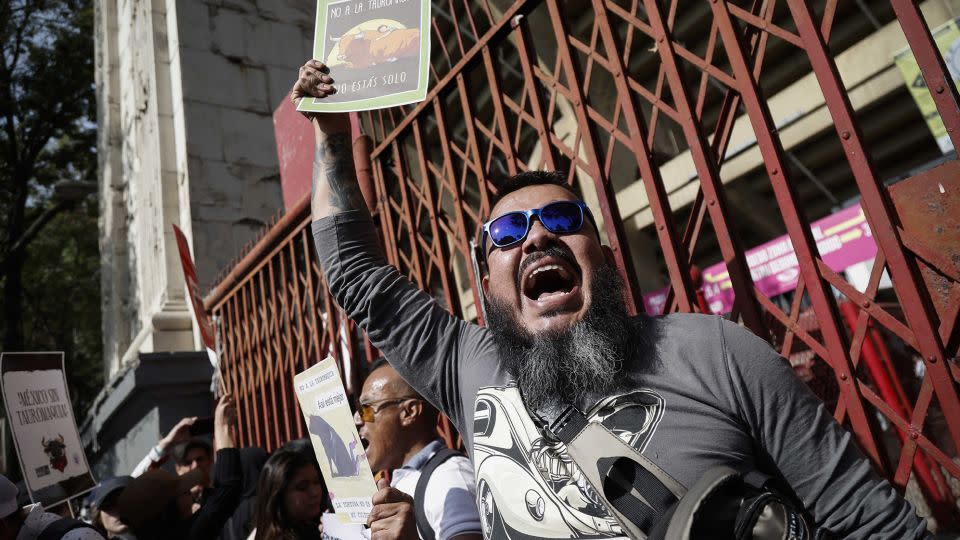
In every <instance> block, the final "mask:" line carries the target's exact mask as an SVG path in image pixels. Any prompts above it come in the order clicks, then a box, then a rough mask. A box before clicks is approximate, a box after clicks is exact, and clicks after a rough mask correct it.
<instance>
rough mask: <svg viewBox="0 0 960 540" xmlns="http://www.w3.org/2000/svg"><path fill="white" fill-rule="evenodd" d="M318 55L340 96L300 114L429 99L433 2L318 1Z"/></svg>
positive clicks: (306, 104)
mask: <svg viewBox="0 0 960 540" xmlns="http://www.w3.org/2000/svg"><path fill="white" fill-rule="evenodd" d="M313 57H314V58H315V59H317V60H319V61H321V62H323V63H324V64H326V65H327V67H329V68H330V76H331V77H333V85H334V87H335V88H336V93H334V94H333V95H330V96H327V97H325V98H322V99H317V98H306V99H301V100H300V104H299V105H298V106H297V110H299V111H308V112H347V111H365V110H368V109H382V108H386V107H394V106H397V105H405V104H407V103H414V102H417V101H423V100H424V99H425V98H426V97H427V82H428V75H429V68H430V1H429V0H341V1H337V0H333V1H328V0H318V2H317V21H316V29H315V30H314V37H313Z"/></svg>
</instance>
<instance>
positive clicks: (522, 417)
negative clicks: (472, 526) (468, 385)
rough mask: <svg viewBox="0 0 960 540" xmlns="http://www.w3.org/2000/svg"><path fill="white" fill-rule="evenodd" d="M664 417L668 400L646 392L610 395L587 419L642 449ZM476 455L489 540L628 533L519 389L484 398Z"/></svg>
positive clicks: (484, 392) (491, 391)
mask: <svg viewBox="0 0 960 540" xmlns="http://www.w3.org/2000/svg"><path fill="white" fill-rule="evenodd" d="M662 414H663V400H662V398H660V396H659V395H658V394H656V393H655V392H651V391H648V390H642V391H638V392H631V393H629V394H625V395H622V396H613V397H610V398H607V399H605V400H603V401H602V402H601V403H599V404H597V406H596V407H594V408H593V410H591V411H590V414H589V415H588V416H589V417H590V418H591V420H592V421H599V422H602V423H603V424H604V425H607V427H608V428H609V429H611V431H613V432H614V433H615V434H616V435H617V436H619V437H621V438H622V439H623V440H624V441H625V442H627V443H628V444H631V445H633V446H634V447H635V448H638V449H639V450H640V451H642V449H643V448H644V447H645V446H646V443H647V442H649V439H650V436H651V435H652V434H653V431H654V430H655V429H656V425H657V424H658V423H659V421H660V418H661V417H662ZM638 415H639V416H638ZM616 420H627V421H626V422H619V421H616ZM616 424H620V425H621V426H622V428H619V429H618V426H617V425H616ZM627 427H629V428H632V429H633V430H636V431H632V430H630V429H623V428H627ZM473 455H474V464H475V465H474V466H475V468H476V479H477V506H478V508H479V509H480V518H481V521H482V524H483V534H484V538H489V539H501V538H510V539H525V538H610V537H623V536H624V534H623V532H622V530H621V527H620V525H619V523H617V521H616V519H615V518H613V517H612V516H611V515H610V513H609V511H608V510H607V508H606V506H605V504H604V503H603V501H602V499H601V497H600V496H599V495H598V494H597V493H596V491H595V490H594V489H593V487H592V486H591V485H590V484H589V483H588V482H587V480H586V478H585V477H584V476H583V474H582V473H581V472H580V469H579V468H577V467H576V465H575V464H574V463H573V462H572V461H571V459H570V458H569V456H568V455H567V453H566V451H565V450H564V449H563V446H562V444H560V443H558V442H552V441H550V440H548V439H545V438H544V437H543V436H542V435H541V433H540V431H539V429H537V427H536V424H534V422H533V420H532V419H531V418H530V415H529V414H528V413H527V411H526V408H525V407H524V405H523V402H522V400H521V398H520V394H519V392H518V391H517V388H516V386H505V387H490V388H484V389H481V390H480V391H479V392H478V393H477V400H476V406H475V410H474V425H473Z"/></svg>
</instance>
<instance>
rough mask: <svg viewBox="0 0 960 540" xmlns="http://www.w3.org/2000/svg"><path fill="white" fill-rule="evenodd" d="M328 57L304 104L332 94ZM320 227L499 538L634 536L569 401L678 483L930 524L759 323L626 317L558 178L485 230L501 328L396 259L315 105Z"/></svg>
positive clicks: (914, 531) (589, 228) (309, 77)
mask: <svg viewBox="0 0 960 540" xmlns="http://www.w3.org/2000/svg"><path fill="white" fill-rule="evenodd" d="M332 83H333V78H332V77H331V74H330V72H329V70H328V69H327V68H326V66H324V65H323V64H321V63H320V62H317V61H314V60H311V61H309V62H307V63H306V64H305V65H304V66H303V67H302V68H301V70H300V77H299V79H298V81H297V83H296V84H295V85H294V88H293V92H292V98H293V99H294V100H295V101H296V100H298V99H300V98H302V97H304V96H315V97H319V98H323V97H326V96H327V95H329V94H330V93H332V92H333V91H334V90H333V86H332ZM310 119H311V121H312V122H313V125H314V128H315V134H316V153H315V157H314V173H313V176H314V177H313V198H312V214H313V220H314V221H313V234H314V239H315V242H316V248H317V253H318V256H319V259H320V264H321V266H322V268H323V272H324V273H325V275H326V278H327V282H328V283H329V286H330V292H331V293H332V294H333V295H334V297H335V298H336V299H337V302H339V304H340V306H341V307H342V308H343V309H344V311H345V312H346V313H347V314H348V315H349V316H350V317H351V318H352V319H353V320H354V321H356V322H357V323H358V324H359V325H360V326H361V327H362V328H363V329H364V330H365V331H366V333H367V335H368V336H369V337H370V339H371V340H372V341H373V343H374V344H375V345H376V347H377V348H378V349H379V350H380V351H382V352H383V353H384V354H385V355H386V358H387V359H388V360H389V361H390V362H391V363H392V364H393V366H394V367H395V368H396V369H397V371H398V372H399V373H400V374H401V375H402V376H403V378H404V379H406V380H407V381H408V382H409V383H410V384H411V385H412V386H413V387H414V388H415V389H416V390H417V391H418V392H419V393H420V394H421V395H423V396H424V397H425V398H427V399H428V400H430V401H431V402H432V403H434V404H435V405H436V406H437V407H438V408H439V409H440V410H442V411H443V412H445V413H446V414H447V415H448V416H449V417H450V418H451V420H453V421H454V423H455V424H456V426H457V428H458V429H459V430H460V433H461V435H462V436H463V438H464V441H465V444H466V447H467V448H468V450H469V451H470V453H471V458H472V459H473V462H474V467H475V470H476V481H477V498H478V502H479V506H480V512H481V519H482V522H483V526H484V527H483V528H484V535H485V536H486V537H487V538H507V537H538V538H572V537H605V536H623V535H624V534H625V533H624V531H623V529H622V528H621V526H620V525H618V521H617V520H616V519H615V518H614V515H613V512H612V511H611V509H610V507H609V501H607V500H606V499H605V498H604V497H603V496H602V495H600V494H598V493H597V491H596V489H594V487H592V485H591V483H590V482H588V481H586V480H585V475H584V472H583V471H581V470H580V469H579V468H578V467H577V465H576V463H574V462H573V460H572V458H571V455H570V454H569V453H568V450H567V446H565V445H564V444H563V443H561V442H560V441H559V440H557V439H556V438H555V437H554V436H553V435H554V432H553V431H551V430H550V429H548V427H549V424H550V420H551V419H552V418H556V416H557V412H558V411H559V410H570V406H571V405H572V406H573V407H575V409H577V410H579V411H581V412H582V414H583V415H584V416H585V417H586V419H588V420H589V421H590V422H595V423H599V424H601V425H602V426H603V427H605V428H606V429H607V430H609V431H610V432H612V433H614V434H615V435H616V436H617V437H619V439H620V440H622V441H623V442H625V443H627V444H628V445H630V446H631V447H632V448H633V449H635V450H636V451H637V452H640V453H642V455H643V456H644V457H645V458H646V459H647V460H649V461H651V462H653V464H654V465H655V466H658V467H659V468H660V469H662V471H663V472H664V473H665V474H666V475H669V477H671V478H672V480H675V481H676V482H678V483H679V484H680V485H682V486H686V487H687V488H689V487H690V486H692V485H693V484H694V483H696V482H697V480H698V479H699V478H701V476H703V475H704V473H705V472H706V471H708V470H710V469H712V468H714V467H716V466H718V465H725V466H728V467H731V468H732V469H735V470H737V471H742V472H748V471H757V470H759V471H762V472H764V473H766V474H768V475H771V476H773V477H774V478H777V479H779V480H781V481H783V482H785V483H786V484H787V485H789V486H790V487H791V488H792V490H793V491H794V492H795V494H796V495H797V496H798V497H799V499H800V500H801V501H802V503H803V505H804V506H805V508H806V510H807V512H808V513H809V515H811V516H812V517H813V519H814V520H815V524H816V526H817V527H818V528H819V529H822V530H825V531H830V532H832V533H834V534H837V535H840V536H843V537H853V538H864V537H868V536H876V537H881V538H918V537H922V536H924V535H925V529H924V523H923V521H922V520H920V519H918V518H917V517H916V515H915V514H914V511H913V509H912V508H911V506H910V505H909V504H908V503H907V502H906V501H904V500H903V499H902V498H901V497H900V496H899V495H898V494H897V493H896V492H895V491H894V489H893V487H892V486H891V485H890V484H889V483H888V482H887V481H885V480H883V479H881V478H879V477H878V476H876V475H875V474H874V472H873V471H872V469H871V466H870V464H869V462H868V461H867V460H866V459H865V458H864V457H863V455H862V454H861V453H860V451H859V450H858V449H857V447H856V444H855V442H854V440H853V439H852V437H851V435H850V434H849V433H848V432H847V431H845V430H843V429H842V428H841V427H840V426H838V425H837V424H836V422H834V420H833V417H832V415H831V414H830V412H829V411H827V410H826V408H825V407H824V406H823V403H822V402H821V401H820V400H818V399H817V398H816V397H815V396H814V395H813V394H812V393H810V392H809V391H808V389H807V388H806V387H805V386H804V385H803V383H801V382H800V381H799V380H798V379H797V378H796V377H795V375H794V373H793V371H792V369H791V367H790V366H789V364H788V363H787V362H786V361H785V360H784V359H783V358H781V357H779V356H778V355H777V354H776V353H775V352H774V351H773V350H772V349H771V348H770V347H769V345H768V344H767V343H766V342H765V341H763V340H762V339H760V338H758V337H756V336H755V335H753V334H752V333H750V332H749V331H747V330H745V329H743V328H741V327H739V326H737V325H736V324H734V323H731V322H728V321H726V320H724V319H722V318H720V317H714V316H704V315H689V314H674V315H668V316H663V317H647V316H638V317H632V318H631V317H629V316H628V315H627V312H626V310H625V308H624V301H623V297H622V294H621V291H622V289H623V283H622V282H621V279H620V277H619V274H618V273H617V271H616V268H615V266H614V265H613V263H612V256H611V252H610V250H609V248H607V247H605V246H603V245H601V243H600V237H599V234H598V230H597V223H596V222H595V221H594V219H593V217H592V216H591V214H590V212H589V210H588V209H587V207H586V205H585V204H584V203H583V202H582V200H581V199H580V197H579V196H578V195H577V194H576V193H575V192H574V191H573V190H572V189H571V188H570V187H568V186H567V185H566V184H565V182H564V181H563V177H562V176H559V175H556V174H550V173H541V172H530V173H523V174H520V175H518V176H516V177H514V178H512V179H510V180H509V181H508V182H506V183H505V184H504V185H502V186H501V187H500V189H499V196H498V198H497V199H496V200H495V201H494V204H493V207H492V209H491V212H490V217H489V221H488V222H487V223H486V224H485V225H484V230H483V238H482V240H483V253H484V255H485V257H486V262H487V268H488V274H487V275H486V276H485V277H484V278H483V282H482V285H483V293H484V296H485V298H486V299H487V302H488V304H489V307H490V309H489V313H488V323H489V328H481V327H479V326H476V325H473V324H469V323H467V322H465V321H463V320H460V319H457V318H456V317H454V316H452V315H450V314H449V313H448V312H446V311H445V310H444V309H443V307H441V306H440V305H438V304H437V303H436V302H435V301H434V300H433V299H432V298H431V297H430V296H429V295H428V294H426V293H424V292H423V291H420V290H419V289H417V288H416V287H415V286H414V285H413V284H411V283H410V282H409V281H408V280H407V279H405V278H404V277H403V276H402V275H401V274H400V272H399V271H398V270H397V269H396V268H394V267H392V266H390V265H388V264H387V263H386V261H385V260H384V257H383V255H382V254H381V252H380V249H379V244H378V242H377V236H376V231H375V229H374V226H373V222H372V220H371V218H370V215H369V212H368V211H367V208H366V206H365V205H364V200H363V198H362V196H361V194H360V190H359V187H358V185H357V180H356V176H355V171H354V165H353V156H352V146H351V140H350V123H349V120H348V117H347V115H346V114H328V115H312V116H311V117H310Z"/></svg>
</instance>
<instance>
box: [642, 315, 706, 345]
mask: <svg viewBox="0 0 960 540" xmlns="http://www.w3.org/2000/svg"><path fill="white" fill-rule="evenodd" d="M722 321H724V319H723V317H720V316H718V315H705V314H703V313H670V314H667V315H656V316H650V315H638V316H637V317H635V318H634V319H633V322H634V324H635V325H637V326H638V327H639V328H640V331H642V332H644V333H645V334H647V335H648V336H650V337H653V338H654V339H655V340H656V342H657V343H663V342H669V343H672V344H675V345H696V344H698V343H701V342H706V343H710V344H713V345H716V344H718V338H719V337H720V331H721V330H720V327H721V324H722Z"/></svg>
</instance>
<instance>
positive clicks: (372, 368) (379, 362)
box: [370, 356, 390, 373]
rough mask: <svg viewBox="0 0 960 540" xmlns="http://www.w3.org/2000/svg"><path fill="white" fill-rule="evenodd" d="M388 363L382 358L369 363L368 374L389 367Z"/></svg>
mask: <svg viewBox="0 0 960 540" xmlns="http://www.w3.org/2000/svg"><path fill="white" fill-rule="evenodd" d="M389 365H390V362H387V359H386V358H384V357H382V356H381V357H379V358H375V359H374V360H373V361H372V362H370V373H373V372H374V371H376V370H378V369H380V368H382V367H383V366H389Z"/></svg>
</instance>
